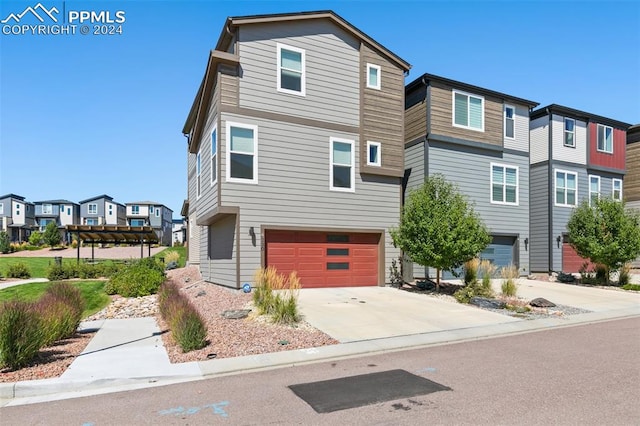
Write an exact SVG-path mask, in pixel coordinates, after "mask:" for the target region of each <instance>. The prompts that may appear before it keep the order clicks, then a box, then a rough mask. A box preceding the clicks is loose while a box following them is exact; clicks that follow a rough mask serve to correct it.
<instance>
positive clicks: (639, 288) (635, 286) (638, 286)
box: [622, 283, 640, 291]
mask: <svg viewBox="0 0 640 426" xmlns="http://www.w3.org/2000/svg"><path fill="white" fill-rule="evenodd" d="M622 288H623V289H624V290H634V291H640V284H631V283H629V284H625V285H623V286H622Z"/></svg>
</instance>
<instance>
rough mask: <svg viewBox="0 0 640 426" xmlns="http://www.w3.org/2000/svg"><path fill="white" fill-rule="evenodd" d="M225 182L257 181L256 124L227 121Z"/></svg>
mask: <svg viewBox="0 0 640 426" xmlns="http://www.w3.org/2000/svg"><path fill="white" fill-rule="evenodd" d="M226 160H227V161H226V163H227V173H226V176H227V182H242V183H258V126H254V125H250V124H240V123H232V122H230V121H228V122H227V158H226Z"/></svg>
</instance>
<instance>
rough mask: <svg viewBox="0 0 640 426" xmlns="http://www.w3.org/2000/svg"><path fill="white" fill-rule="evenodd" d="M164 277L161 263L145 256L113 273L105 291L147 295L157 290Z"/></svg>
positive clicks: (121, 294)
mask: <svg viewBox="0 0 640 426" xmlns="http://www.w3.org/2000/svg"><path fill="white" fill-rule="evenodd" d="M164 279H165V275H164V268H163V266H162V264H161V263H160V262H158V261H156V260H155V259H153V258H145V259H141V260H139V261H137V262H135V263H134V264H132V265H129V266H127V267H125V268H123V269H122V270H120V271H118V272H116V273H115V274H113V275H112V276H111V279H110V280H109V282H108V283H107V285H106V286H105V291H106V292H107V294H116V293H117V294H119V295H120V296H123V297H141V296H148V295H150V294H155V293H156V292H157V291H158V288H159V287H160V285H161V284H162V283H163V282H164Z"/></svg>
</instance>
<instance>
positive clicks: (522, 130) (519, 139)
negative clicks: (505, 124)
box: [503, 104, 529, 152]
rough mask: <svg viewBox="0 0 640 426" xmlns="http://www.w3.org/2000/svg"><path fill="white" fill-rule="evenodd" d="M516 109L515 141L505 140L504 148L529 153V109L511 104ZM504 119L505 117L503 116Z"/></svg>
mask: <svg viewBox="0 0 640 426" xmlns="http://www.w3.org/2000/svg"><path fill="white" fill-rule="evenodd" d="M509 105H511V106H513V107H515V109H516V111H515V129H514V130H515V132H514V136H515V139H508V138H504V147H505V148H507V149H513V150H516V151H523V152H529V107H527V106H525V105H516V104H509ZM503 119H504V116H503Z"/></svg>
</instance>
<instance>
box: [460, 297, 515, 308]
mask: <svg viewBox="0 0 640 426" xmlns="http://www.w3.org/2000/svg"><path fill="white" fill-rule="evenodd" d="M469 303H470V304H472V305H476V306H479V307H481V308H484V309H503V308H504V307H505V306H506V304H505V303H504V302H501V301H499V300H496V299H488V298H486V297H472V298H471V300H470V301H469Z"/></svg>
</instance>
